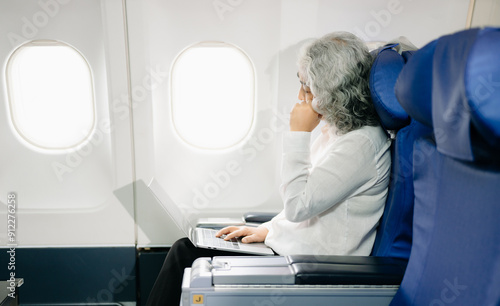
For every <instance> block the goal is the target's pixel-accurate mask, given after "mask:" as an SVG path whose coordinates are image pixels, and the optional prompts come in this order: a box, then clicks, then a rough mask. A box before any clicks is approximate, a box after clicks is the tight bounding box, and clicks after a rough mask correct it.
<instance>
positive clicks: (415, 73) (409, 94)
mask: <svg viewBox="0 0 500 306" xmlns="http://www.w3.org/2000/svg"><path fill="white" fill-rule="evenodd" d="M436 44H437V40H435V41H432V42H430V43H429V44H427V45H426V46H424V47H423V48H422V49H420V50H418V51H417V52H416V53H415V54H414V55H413V56H412V57H411V59H410V60H408V62H407V63H406V65H405V67H404V69H403V70H402V71H401V73H400V74H399V77H398V80H397V82H396V87H395V89H394V90H395V92H396V97H397V99H398V101H399V103H400V104H401V106H402V107H403V109H404V110H405V111H406V112H407V113H408V114H410V116H411V117H412V118H414V119H416V120H418V121H419V122H421V123H423V124H425V125H427V126H432V108H431V106H432V105H431V99H432V85H431V84H432V63H433V55H434V50H435V48H436ZM401 80H404V81H401Z"/></svg>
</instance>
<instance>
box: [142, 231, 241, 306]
mask: <svg viewBox="0 0 500 306" xmlns="http://www.w3.org/2000/svg"><path fill="white" fill-rule="evenodd" d="M244 255H248V254H243V253H235V252H226V251H218V250H209V249H201V248H197V247H195V246H194V245H193V244H192V243H191V241H190V240H189V239H188V238H182V239H179V240H177V241H176V242H175V243H174V245H172V248H171V249H170V250H169V251H168V253H167V257H166V258H165V262H164V263H163V267H162V268H161V270H160V274H158V278H157V279H156V282H155V284H154V285H153V289H152V290H151V293H150V294H149V298H148V302H147V304H146V305H148V306H163V305H175V306H178V305H179V303H180V299H181V285H182V276H183V275H184V268H188V267H191V265H192V264H193V261H194V260H195V259H197V258H199V257H213V256H244Z"/></svg>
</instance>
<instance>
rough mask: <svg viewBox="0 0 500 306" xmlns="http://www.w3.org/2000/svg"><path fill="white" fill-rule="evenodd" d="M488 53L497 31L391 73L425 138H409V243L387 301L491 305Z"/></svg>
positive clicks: (497, 255) (497, 137)
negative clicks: (412, 197) (392, 294)
mask: <svg viewBox="0 0 500 306" xmlns="http://www.w3.org/2000/svg"><path fill="white" fill-rule="evenodd" d="M498 50H500V29H494V28H486V29H481V30H480V29H472V30H467V31H462V32H459V33H456V34H453V35H448V36H444V37H442V38H440V39H438V40H435V41H433V42H431V43H429V44H428V45H427V46H425V47H424V48H422V49H421V50H419V51H418V52H416V53H415V55H414V56H413V57H412V59H411V60H410V61H409V62H408V63H407V64H406V65H405V67H404V68H403V70H402V72H401V74H400V76H399V79H398V81H397V84H396V94H397V97H398V100H399V101H400V102H401V105H402V106H403V108H404V109H405V110H406V111H407V112H408V114H409V115H410V116H411V117H413V118H415V119H416V120H418V121H419V122H420V123H422V124H424V125H426V126H428V127H429V128H432V130H433V134H432V135H431V136H429V137H422V138H420V139H417V140H416V142H415V147H414V154H413V172H414V174H413V176H414V179H413V181H414V195H415V209H414V223H413V245H412V250H411V255H410V259H409V263H408V267H407V269H406V273H405V276H404V279H403V281H402V283H401V286H400V288H399V290H398V292H397V294H396V296H395V297H394V299H393V301H392V303H391V305H448V304H453V305H500V222H499V220H500V154H499V153H500V53H499V52H498ZM417 151H418V152H422V153H421V154H420V156H418V157H417V155H416V154H415V153H416V152H417Z"/></svg>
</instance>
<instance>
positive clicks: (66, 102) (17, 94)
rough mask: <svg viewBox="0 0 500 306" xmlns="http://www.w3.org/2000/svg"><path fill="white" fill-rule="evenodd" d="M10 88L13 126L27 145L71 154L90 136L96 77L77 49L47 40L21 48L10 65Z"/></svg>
mask: <svg viewBox="0 0 500 306" xmlns="http://www.w3.org/2000/svg"><path fill="white" fill-rule="evenodd" d="M7 85H8V86H7V87H8V93H9V105H10V112H11V120H12V123H13V126H14V127H15V129H16V130H17V132H18V133H19V135H20V136H21V137H22V138H24V139H25V140H26V141H28V142H29V143H31V144H33V145H35V146H37V147H40V148H45V149H65V148H71V147H74V146H77V145H78V144H80V143H82V142H83V141H84V140H85V139H87V138H88V136H89V135H90V133H91V132H92V129H93V126H94V121H95V115H94V98H93V85H92V75H91V71H90V68H89V65H88V63H87V61H86V60H85V59H84V58H83V56H82V55H81V54H80V53H79V52H78V51H77V50H75V49H74V48H73V47H71V46H69V45H67V44H64V43H61V42H57V41H45V40H39V41H33V42H30V43H27V44H24V45H22V46H21V47H19V48H18V49H17V50H16V51H15V52H14V53H13V54H12V56H11V57H10V59H9V62H8V64H7Z"/></svg>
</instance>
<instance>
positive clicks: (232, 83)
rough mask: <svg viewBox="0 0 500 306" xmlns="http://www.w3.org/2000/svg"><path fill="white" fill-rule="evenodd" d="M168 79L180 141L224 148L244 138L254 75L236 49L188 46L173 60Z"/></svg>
mask: <svg viewBox="0 0 500 306" xmlns="http://www.w3.org/2000/svg"><path fill="white" fill-rule="evenodd" d="M171 80H172V83H171V85H172V104H171V105H172V117H173V124H174V126H175V130H176V131H177V133H178V134H179V136H180V137H181V138H182V139H183V140H184V141H185V142H187V143H189V144H191V145H193V146H196V147H199V148H203V149H224V148H229V147H231V146H234V145H235V144H237V143H238V142H240V141H241V140H243V139H244V138H245V136H246V135H247V134H248V132H249V130H250V128H251V126H252V122H253V113H254V104H255V102H254V94H255V93H254V91H255V84H254V80H255V76H254V69H253V65H252V63H251V62H250V59H249V58H248V56H247V55H246V54H244V53H243V52H242V51H241V50H240V49H238V48H236V47H234V46H232V45H230V44H226V43H219V42H204V43H200V44H197V45H194V46H192V47H190V48H188V49H186V50H184V51H183V52H182V53H181V54H180V55H179V56H178V57H177V59H176V61H175V63H174V65H173V67H172V79H171Z"/></svg>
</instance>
